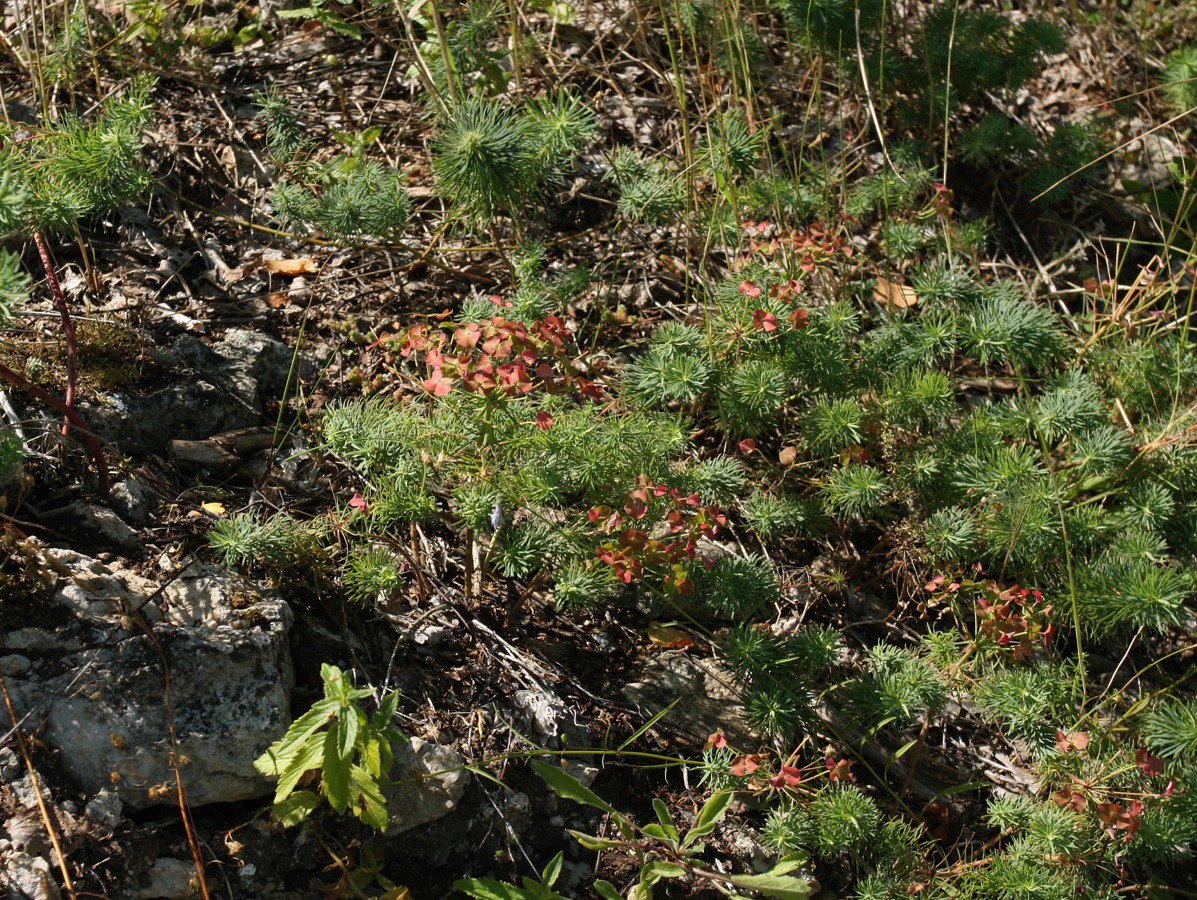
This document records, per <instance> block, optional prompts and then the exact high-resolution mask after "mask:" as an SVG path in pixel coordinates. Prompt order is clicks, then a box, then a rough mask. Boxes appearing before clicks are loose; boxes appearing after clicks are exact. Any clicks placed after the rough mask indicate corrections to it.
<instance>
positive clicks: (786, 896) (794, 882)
mask: <svg viewBox="0 0 1197 900" xmlns="http://www.w3.org/2000/svg"><path fill="white" fill-rule="evenodd" d="M728 880H729V882H730V883H731V884H732V885H734V886H735V887H738V888H746V889H748V890H750V891H756V892H757V893H758V894H764V895H765V896H766V897H780V898H781V900H806V898H807V897H809V896H810V895H811V894H813V893H814V891H815V889H814V885H812V884H811V882H809V881H808V880H806V879H805V878H795V877H794V876H793V875H733V876H732V877H731V878H730V879H728Z"/></svg>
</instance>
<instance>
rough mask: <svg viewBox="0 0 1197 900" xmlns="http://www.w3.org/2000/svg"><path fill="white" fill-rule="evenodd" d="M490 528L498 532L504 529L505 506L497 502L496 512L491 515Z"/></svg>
mask: <svg viewBox="0 0 1197 900" xmlns="http://www.w3.org/2000/svg"><path fill="white" fill-rule="evenodd" d="M490 527H491V528H493V529H494V530H495V531H498V530H499V529H500V528H502V527H503V504H502V503H500V502H498V501H497V500H496V501H495V511H494V512H493V513H491V514H490Z"/></svg>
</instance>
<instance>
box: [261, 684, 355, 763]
mask: <svg viewBox="0 0 1197 900" xmlns="http://www.w3.org/2000/svg"><path fill="white" fill-rule="evenodd" d="M336 711H337V704H336V703H335V702H334V701H330V700H328V699H324V700H318V701H317V702H316V703H314V704H312V708H311V709H309V710H308V711H307V712H305V713H304V714H303V715H302V716H300V717H299V718H298V719H296V720H295V721H294V722H292V723H291V727H290V728H288V729H287V733H286V734H284V735H283V736H282V737H281V738H279V739H278V740H277V741H275V742H274V743H273V744H271V745H270V746H269V747H268V748H267V750H266V752H265V753H263V754H262V755H261V756H259V757H258V758H257V759H255V760H254V768H255V769H257V770H258V771H259V772H261V773H262V774H263V775H279V774H280V773H281V772H282V771H283V770H284V769H286V768H287V767H288V766H289V765H290V763H291V759H292V758H293V757H294V756H295V755H296V754H298V753H301V752H306V751H304V750H303V746H304V744H305V742H306V741H307V739H308V738H309V737H311V736H312V735H313V734H315V733H316V732H317V731H319V730H320V729H321V728H323V727H324V726H325V725H326V724H328V722H329V720H331V719H332V718H333V717H334V716H335V715H336Z"/></svg>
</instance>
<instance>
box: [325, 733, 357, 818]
mask: <svg viewBox="0 0 1197 900" xmlns="http://www.w3.org/2000/svg"><path fill="white" fill-rule="evenodd" d="M343 726H344V720H343V719H338V720H337V723H336V724H335V725H334V726H333V727H332V728H330V729H329V730H328V732H327V734H325V736H324V767H323V772H322V774H323V776H324V796H325V797H327V798H328V803H329V805H330V806H332V808H333V809H335V810H336V811H337V812H339V813H343V812H345V810H346V809H348V808H349V770H350V760H349V759H348V758H344V757H342V756H341V755H340V754H339V753H338V749H339V746H340V738H341V732H342V731H343V730H344V727H343Z"/></svg>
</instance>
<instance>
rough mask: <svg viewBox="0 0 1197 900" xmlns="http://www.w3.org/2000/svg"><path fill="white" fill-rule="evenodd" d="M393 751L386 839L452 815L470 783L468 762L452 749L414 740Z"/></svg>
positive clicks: (388, 791) (396, 747) (387, 793)
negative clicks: (466, 764) (393, 763)
mask: <svg viewBox="0 0 1197 900" xmlns="http://www.w3.org/2000/svg"><path fill="white" fill-rule="evenodd" d="M394 749H395V765H394V767H393V768H392V769H391V779H392V783H391V785H390V787H388V789H387V791H386V798H387V813H388V814H389V815H390V823H389V824H388V825H387V830H386V835H387V837H393V836H394V835H396V834H400V833H401V832H404V831H407V830H408V829H411V828H415V827H416V826H417V825H423V824H425V823H427V822H432V821H434V820H436V819H439V818H441V817H442V816H445V815H448V814H449V813H451V812H452V811H453V810H454V809H456V807H457V804H458V803H459V802H460V801H461V797H462V795H463V794H464V793H465V789H466V785H467V784H468V783H469V780H470V773H469V771H468V770H467V769H466V768H465V760H463V759H462V758H461V756H460V755H458V753H457V751H455V750H453V749H452V748H450V747H444V746H441V745H440V744H434V743H432V742H430V741H425V740H421V739H420V738H412V739H411V741H410V742H409V743H406V744H396V745H395V748H394ZM417 773H418V776H417Z"/></svg>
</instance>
